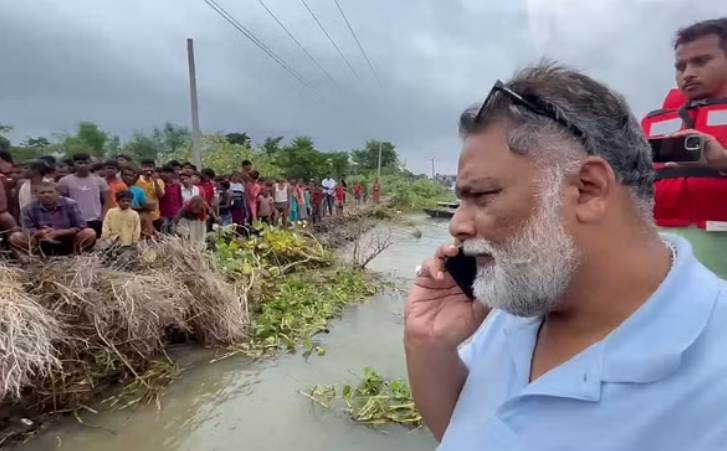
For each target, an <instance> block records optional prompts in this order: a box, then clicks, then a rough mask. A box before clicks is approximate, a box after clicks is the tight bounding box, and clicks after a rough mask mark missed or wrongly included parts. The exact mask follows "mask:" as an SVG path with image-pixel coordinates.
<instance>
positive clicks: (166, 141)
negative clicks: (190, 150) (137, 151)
mask: <svg viewBox="0 0 727 451" xmlns="http://www.w3.org/2000/svg"><path fill="white" fill-rule="evenodd" d="M152 139H154V140H155V141H156V142H157V151H158V152H159V153H160V154H163V155H168V154H172V153H175V152H177V151H179V150H182V148H184V147H189V145H190V142H191V141H192V132H190V131H189V128H187V127H185V126H183V125H175V124H172V123H171V122H166V123H165V124H164V126H163V127H162V128H161V129H159V128H156V127H155V128H154V132H153V133H152Z"/></svg>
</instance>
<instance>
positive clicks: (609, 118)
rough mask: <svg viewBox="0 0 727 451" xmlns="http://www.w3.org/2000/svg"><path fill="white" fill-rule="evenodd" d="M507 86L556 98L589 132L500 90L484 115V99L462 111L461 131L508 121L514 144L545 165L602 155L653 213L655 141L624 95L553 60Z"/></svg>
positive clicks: (644, 210) (646, 212)
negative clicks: (574, 129)
mask: <svg viewBox="0 0 727 451" xmlns="http://www.w3.org/2000/svg"><path fill="white" fill-rule="evenodd" d="M506 87H507V88H509V89H511V90H512V91H514V92H516V93H518V94H520V95H524V96H527V95H534V96H538V97H539V98H541V99H543V100H545V101H547V102H550V103H551V104H553V106H554V107H555V112H556V114H557V115H558V116H560V117H561V118H562V119H564V120H566V121H567V122H568V123H570V124H573V125H574V126H576V127H578V128H580V130H581V131H583V133H584V135H585V136H584V137H583V139H580V138H579V137H577V136H575V135H574V134H573V133H572V132H571V131H569V130H568V129H566V128H565V127H563V126H562V125H560V124H559V123H558V122H556V121H554V120H553V119H549V118H548V117H546V116H542V115H538V114H535V113H533V112H532V111H530V110H529V109H527V108H526V107H523V106H521V105H518V104H515V103H513V101H512V99H510V98H509V97H508V96H506V95H504V94H502V93H499V92H498V93H495V94H494V96H493V97H492V99H491V101H490V102H489V104H488V105H487V106H486V107H485V110H484V111H483V112H482V115H481V117H480V120H479V121H476V120H475V118H476V116H477V112H478V111H479V108H480V105H475V106H472V107H470V108H468V109H467V110H466V111H465V112H464V113H462V116H461V117H460V122H459V133H460V136H461V137H462V138H463V139H464V138H466V137H467V136H468V135H471V134H475V133H479V132H480V131H482V130H483V129H485V128H486V127H488V126H490V125H492V124H493V123H495V122H504V123H505V124H506V127H507V132H506V135H505V136H506V140H507V144H508V146H509V148H510V150H512V152H514V153H516V154H518V155H523V156H526V157H529V158H535V159H537V160H539V161H542V162H543V164H544V165H557V166H560V167H563V168H567V167H573V166H572V164H571V163H576V162H577V161H578V160H579V159H581V158H583V157H584V156H586V155H593V156H598V157H601V158H603V159H604V160H605V161H606V162H608V164H609V165H611V167H612V168H613V171H614V173H615V174H616V179H617V181H618V182H619V183H620V184H621V185H624V186H628V187H629V188H630V191H631V196H632V198H633V199H634V201H635V202H636V204H637V208H638V209H639V211H640V213H641V214H642V215H643V216H644V217H647V218H650V217H651V215H652V211H653V206H654V175H655V171H654V167H653V165H652V161H651V147H650V146H649V142H648V140H647V139H646V137H645V136H644V133H643V132H642V130H641V126H640V124H639V121H638V120H637V119H636V117H635V116H634V115H633V113H632V112H631V109H630V108H629V106H628V104H627V103H626V100H625V99H624V98H623V96H621V95H620V94H617V93H615V92H613V91H612V90H610V89H609V88H608V87H606V86H605V85H603V84H602V83H599V82H597V81H595V80H594V79H592V78H590V77H588V76H586V75H584V74H582V73H580V72H578V71H576V70H573V69H570V68H567V67H564V66H560V65H557V64H555V63H551V62H542V63H539V64H537V65H534V66H530V67H527V68H525V69H523V70H521V71H519V72H518V73H517V74H516V75H515V76H514V77H513V78H512V79H511V80H510V81H508V82H507V83H506Z"/></svg>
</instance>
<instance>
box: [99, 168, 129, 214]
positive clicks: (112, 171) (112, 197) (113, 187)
mask: <svg viewBox="0 0 727 451" xmlns="http://www.w3.org/2000/svg"><path fill="white" fill-rule="evenodd" d="M119 169H120V167H119V163H118V162H117V161H116V160H106V162H105V163H104V169H103V172H104V177H105V178H106V184H107V185H108V186H109V203H110V206H111V208H114V207H118V205H117V204H116V194H117V193H119V192H121V191H126V190H127V189H128V187H127V186H126V183H124V182H123V181H122V180H121V179H120V178H119Z"/></svg>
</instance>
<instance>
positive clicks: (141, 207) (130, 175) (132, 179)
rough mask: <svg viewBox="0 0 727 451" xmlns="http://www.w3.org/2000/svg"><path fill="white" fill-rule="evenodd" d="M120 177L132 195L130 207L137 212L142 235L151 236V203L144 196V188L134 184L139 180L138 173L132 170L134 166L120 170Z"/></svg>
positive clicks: (152, 226)
mask: <svg viewBox="0 0 727 451" xmlns="http://www.w3.org/2000/svg"><path fill="white" fill-rule="evenodd" d="M121 178H122V180H123V181H124V183H126V186H128V187H129V191H130V192H131V193H132V194H133V195H134V198H133V200H132V201H131V208H132V209H133V210H134V211H136V212H137V213H139V219H140V220H141V234H142V236H144V237H145V238H151V237H153V236H154V222H153V219H152V214H151V211H152V210H153V205H152V203H150V202H149V200H148V199H147V198H146V193H144V190H142V189H141V188H139V187H138V186H136V182H137V181H138V180H139V174H138V173H137V172H136V171H135V170H134V168H124V169H122V170H121Z"/></svg>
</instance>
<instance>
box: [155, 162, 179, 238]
mask: <svg viewBox="0 0 727 451" xmlns="http://www.w3.org/2000/svg"><path fill="white" fill-rule="evenodd" d="M175 173H176V170H175V168H174V167H173V166H171V165H166V166H163V167H162V168H161V169H160V170H159V176H160V177H161V179H162V181H163V182H164V187H165V188H164V197H162V198H161V199H160V201H159V211H160V213H161V218H162V227H161V232H162V233H165V234H171V233H172V228H171V225H172V221H173V220H174V218H175V217H176V216H177V213H179V210H181V208H182V204H183V202H182V185H181V184H180V183H179V178H178V177H176V175H175Z"/></svg>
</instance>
